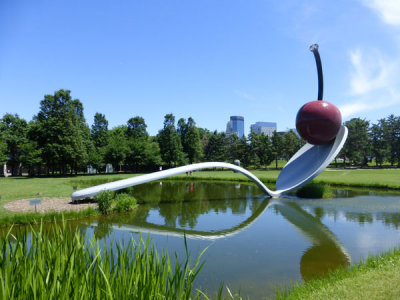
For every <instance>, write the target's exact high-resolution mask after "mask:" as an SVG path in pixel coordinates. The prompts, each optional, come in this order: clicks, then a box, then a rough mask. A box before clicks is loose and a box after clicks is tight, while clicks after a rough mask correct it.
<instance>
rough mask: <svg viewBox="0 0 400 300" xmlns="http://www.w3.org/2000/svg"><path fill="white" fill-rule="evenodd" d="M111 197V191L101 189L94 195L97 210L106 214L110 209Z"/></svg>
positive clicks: (112, 196)
mask: <svg viewBox="0 0 400 300" xmlns="http://www.w3.org/2000/svg"><path fill="white" fill-rule="evenodd" d="M113 198H114V195H113V192H110V191H102V192H100V193H98V194H97V195H96V201H97V204H98V205H99V210H100V212H101V213H102V214H103V215H106V214H107V213H108V212H109V211H110V209H111V204H112V201H113Z"/></svg>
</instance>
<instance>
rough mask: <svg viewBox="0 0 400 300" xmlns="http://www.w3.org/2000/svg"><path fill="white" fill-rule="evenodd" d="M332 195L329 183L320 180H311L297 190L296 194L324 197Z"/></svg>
mask: <svg viewBox="0 0 400 300" xmlns="http://www.w3.org/2000/svg"><path fill="white" fill-rule="evenodd" d="M332 195H333V194H332V190H331V189H330V187H329V185H327V184H325V183H319V182H310V183H308V184H306V185H305V186H302V187H301V188H299V189H298V190H296V196H297V197H300V198H311V199H322V198H332Z"/></svg>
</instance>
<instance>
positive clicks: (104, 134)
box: [90, 113, 108, 149]
mask: <svg viewBox="0 0 400 300" xmlns="http://www.w3.org/2000/svg"><path fill="white" fill-rule="evenodd" d="M90 133H91V136H92V140H93V143H94V146H95V147H96V148H97V149H99V148H101V147H105V146H107V144H108V140H107V139H108V121H107V119H106V116H105V115H103V114H101V113H96V114H95V115H94V121H93V124H92V128H91V131H90Z"/></svg>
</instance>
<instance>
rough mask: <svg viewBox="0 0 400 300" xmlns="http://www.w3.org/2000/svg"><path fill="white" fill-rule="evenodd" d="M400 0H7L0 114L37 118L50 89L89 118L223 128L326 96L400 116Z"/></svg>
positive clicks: (153, 128)
mask: <svg viewBox="0 0 400 300" xmlns="http://www.w3.org/2000/svg"><path fill="white" fill-rule="evenodd" d="M399 42H400V1H398V0H354V1H351V0H336V1H329V0H313V1H307V0H303V1H300V0H297V1H296V0H275V1H261V0H254V1H244V0H229V1H228V0H220V1H215V0H201V1H200V0H197V1H194V0H193V1H189V0H187V1H183V0H180V1H175V0H171V1H166V0H147V1H143V0H142V1H139V0H137V1H136V0H135V1H134V0H132V1H122V0H118V1H104V0H96V1H92V0H84V1H81V0H68V1H66V0H65V1H62V0H56V1H54V0H52V1H50V0H48V1H40V0H38V1H30V0H18V1H15V0H0V116H2V115H4V114H5V113H18V114H19V115H20V117H23V118H24V119H26V120H28V121H29V120H31V119H32V117H33V115H35V114H37V112H38V110H39V103H40V101H41V100H42V99H43V96H44V95H45V94H52V93H54V91H56V90H58V89H60V88H63V89H69V90H71V95H72V97H73V98H77V99H79V100H81V101H82V103H83V105H84V109H85V117H86V120H87V122H88V124H89V125H91V124H92V122H93V116H94V114H95V113H96V112H100V113H104V114H105V115H106V118H107V119H108V121H109V125H110V128H112V127H114V126H117V125H122V124H126V121H127V120H128V119H129V118H131V117H134V116H137V115H139V116H142V117H143V118H144V119H145V121H146V123H147V125H148V131H149V133H150V134H152V135H154V134H156V133H157V132H158V130H159V129H161V128H162V126H163V120H164V115H165V114H167V113H173V114H174V115H175V117H176V120H178V119H179V118H181V117H183V118H188V117H190V116H191V117H193V118H194V120H195V121H196V123H197V125H198V126H200V127H204V128H208V129H210V130H218V131H224V130H225V128H226V123H227V121H228V120H229V116H231V115H241V116H244V118H245V131H246V134H247V133H248V132H249V127H250V125H251V124H253V123H255V122H256V121H266V122H277V124H278V130H286V129H287V128H293V127H295V118H296V113H297V111H298V109H299V108H300V107H301V106H302V105H303V104H305V103H306V102H308V101H311V100H316V97H317V72H316V67H315V61H314V57H313V55H312V53H311V52H310V51H309V50H308V48H309V46H310V45H311V44H313V43H318V44H319V45H320V54H321V58H322V64H323V71H324V79H325V87H324V99H325V100H327V101H330V102H332V103H334V104H335V105H337V106H338V107H339V108H340V110H341V111H342V116H343V121H346V120H349V119H351V118H352V117H361V118H365V119H367V120H370V121H372V122H373V123H374V122H376V121H377V120H378V119H381V118H384V117H387V116H388V115H389V114H391V113H393V114H395V115H399V114H400V43H399Z"/></svg>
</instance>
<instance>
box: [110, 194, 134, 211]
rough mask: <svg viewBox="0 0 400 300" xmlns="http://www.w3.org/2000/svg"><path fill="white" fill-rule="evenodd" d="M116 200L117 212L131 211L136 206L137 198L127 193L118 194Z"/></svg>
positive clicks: (115, 208) (115, 207)
mask: <svg viewBox="0 0 400 300" xmlns="http://www.w3.org/2000/svg"><path fill="white" fill-rule="evenodd" d="M114 202H115V206H114V210H115V211H117V212H123V211H130V210H132V209H133V208H134V207H135V206H136V199H135V198H134V197H133V196H131V195H128V194H125V193H124V194H117V195H116V197H115V199H114Z"/></svg>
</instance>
